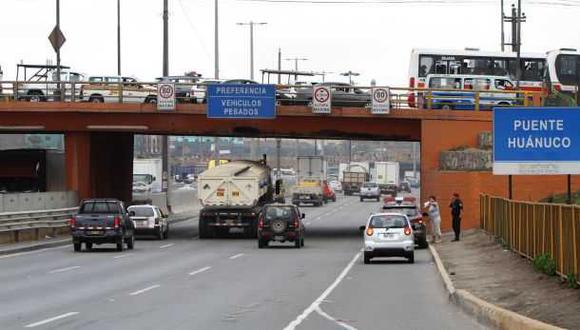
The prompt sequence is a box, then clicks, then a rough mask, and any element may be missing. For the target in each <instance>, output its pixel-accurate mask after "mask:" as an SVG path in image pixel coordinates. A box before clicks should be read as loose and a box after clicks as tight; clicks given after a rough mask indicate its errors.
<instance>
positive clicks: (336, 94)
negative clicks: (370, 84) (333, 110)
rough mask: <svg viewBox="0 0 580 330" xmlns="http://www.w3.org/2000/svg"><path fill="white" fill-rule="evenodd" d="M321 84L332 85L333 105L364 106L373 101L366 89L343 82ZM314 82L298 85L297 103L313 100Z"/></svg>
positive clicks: (306, 102) (305, 103)
mask: <svg viewBox="0 0 580 330" xmlns="http://www.w3.org/2000/svg"><path fill="white" fill-rule="evenodd" d="M321 85H323V86H328V87H330V90H331V95H332V105H335V106H344V107H364V106H367V105H369V104H370V103H371V94H370V93H369V92H368V91H367V90H364V89H361V88H358V87H356V86H353V85H350V84H347V83H342V82H324V83H322V84H321ZM313 88H314V85H313V84H309V85H304V86H302V87H300V86H297V87H296V88H295V90H296V98H295V100H294V103H295V104H304V105H307V104H310V103H311V102H312V90H313Z"/></svg>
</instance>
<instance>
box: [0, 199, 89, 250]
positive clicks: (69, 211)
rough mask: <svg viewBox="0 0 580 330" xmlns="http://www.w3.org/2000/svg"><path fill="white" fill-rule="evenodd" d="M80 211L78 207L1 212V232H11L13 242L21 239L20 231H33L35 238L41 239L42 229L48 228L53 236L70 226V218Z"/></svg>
mask: <svg viewBox="0 0 580 330" xmlns="http://www.w3.org/2000/svg"><path fill="white" fill-rule="evenodd" d="M77 212H78V207H72V208H66V209H54V210H43V211H24V212H10V213H0V234H2V233H11V234H12V239H11V241H13V242H18V241H20V233H21V232H23V231H33V235H34V239H36V240H37V239H39V238H40V237H39V236H40V231H41V230H42V229H48V230H49V233H50V234H51V235H52V236H56V234H57V232H58V230H62V229H64V228H66V227H68V226H69V220H70V218H71V217H72V216H73V215H75V214H76V213H77Z"/></svg>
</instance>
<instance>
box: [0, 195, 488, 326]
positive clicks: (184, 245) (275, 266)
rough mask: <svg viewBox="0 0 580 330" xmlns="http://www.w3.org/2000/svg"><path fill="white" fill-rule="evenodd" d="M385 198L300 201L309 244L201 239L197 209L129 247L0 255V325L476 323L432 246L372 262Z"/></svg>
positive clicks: (473, 324) (66, 249) (54, 250)
mask: <svg viewBox="0 0 580 330" xmlns="http://www.w3.org/2000/svg"><path fill="white" fill-rule="evenodd" d="M415 193H416V192H415ZM381 205H382V204H381V203H377V202H370V201H369V202H363V203H361V202H360V201H359V199H358V197H356V196H354V197H343V196H342V195H341V196H339V198H338V200H337V202H335V203H329V204H326V205H324V206H323V207H319V208H315V207H309V206H303V207H301V211H302V212H304V213H305V214H306V218H305V220H304V223H305V225H306V228H307V229H306V240H305V247H304V248H303V249H295V248H293V247H291V245H283V244H276V245H275V246H272V247H271V248H269V249H260V250H259V249H258V248H257V242H256V240H254V239H251V240H248V239H231V238H221V239H219V238H218V239H211V240H199V239H198V238H197V232H198V231H197V221H196V220H197V218H196V217H195V216H193V217H192V218H191V219H189V220H187V221H183V222H180V223H177V224H174V225H173V226H172V227H171V233H170V238H169V240H164V241H158V240H153V239H142V240H139V241H137V243H136V247H135V250H133V251H129V252H124V253H122V254H119V253H117V252H115V251H114V250H113V249H109V246H106V245H105V246H99V247H97V249H95V250H94V251H91V252H83V253H76V254H75V253H74V252H73V250H72V246H70V245H67V246H63V247H58V248H53V249H48V250H44V251H38V252H36V253H31V254H26V255H6V256H2V257H0V258H1V259H0V264H1V265H0V267H2V269H3V272H1V273H0V283H1V284H0V290H1V291H2V292H3V295H2V296H1V297H0V305H2V306H5V308H3V309H2V310H1V311H0V328H2V329H21V328H23V327H29V328H39V329H79V328H82V329H102V328H124V329H153V328H165V329H283V328H287V329H294V328H296V329H337V328H341V327H342V328H347V329H352V328H356V329H370V328H377V327H380V328H389V329H403V328H404V329H419V328H426V327H431V328H435V329H443V328H457V329H459V328H461V329H477V328H479V325H477V323H476V322H475V321H473V320H472V319H470V318H468V317H467V316H465V315H463V314H462V313H461V312H459V311H458V310H457V309H456V308H455V307H454V306H453V305H450V304H449V303H448V300H447V297H446V294H445V291H444V289H443V286H442V283H441V282H440V279H439V277H438V276H439V275H438V273H437V272H436V268H435V266H434V265H433V263H432V262H431V256H430V254H429V252H428V251H427V250H417V251H416V253H417V255H416V262H415V264H406V263H404V262H403V259H401V260H397V259H392V260H388V261H376V262H375V261H373V264H371V265H363V263H362V258H361V257H360V255H359V254H360V250H361V247H362V237H361V235H362V234H361V233H360V232H359V229H358V227H359V226H360V225H362V224H364V221H365V220H366V218H367V217H368V216H369V214H370V213H372V212H376V211H378V210H379V209H380V206H381ZM377 315H381V316H382V317H380V318H378V317H377ZM377 322H379V323H377Z"/></svg>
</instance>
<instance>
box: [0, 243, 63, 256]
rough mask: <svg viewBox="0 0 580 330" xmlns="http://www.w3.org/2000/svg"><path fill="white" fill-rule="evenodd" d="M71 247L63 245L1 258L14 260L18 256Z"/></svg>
mask: <svg viewBox="0 0 580 330" xmlns="http://www.w3.org/2000/svg"><path fill="white" fill-rule="evenodd" d="M69 247H70V245H63V246H57V247H53V248H46V249H40V250H36V251H28V252H18V253H12V254H6V255H3V256H0V259H7V258H12V257H18V256H25V255H29V254H38V253H42V252H46V251H49V250H56V249H65V248H69Z"/></svg>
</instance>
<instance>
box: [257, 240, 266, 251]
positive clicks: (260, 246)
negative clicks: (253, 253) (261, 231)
mask: <svg viewBox="0 0 580 330" xmlns="http://www.w3.org/2000/svg"><path fill="white" fill-rule="evenodd" d="M266 245H268V242H265V241H264V240H262V239H258V249H263V248H265V247H266Z"/></svg>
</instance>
